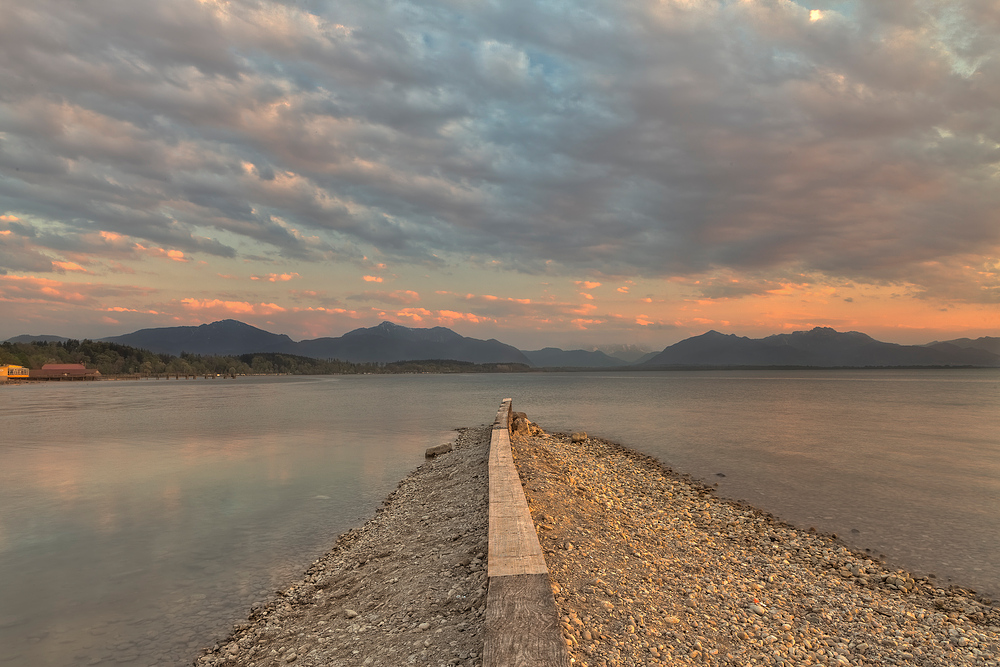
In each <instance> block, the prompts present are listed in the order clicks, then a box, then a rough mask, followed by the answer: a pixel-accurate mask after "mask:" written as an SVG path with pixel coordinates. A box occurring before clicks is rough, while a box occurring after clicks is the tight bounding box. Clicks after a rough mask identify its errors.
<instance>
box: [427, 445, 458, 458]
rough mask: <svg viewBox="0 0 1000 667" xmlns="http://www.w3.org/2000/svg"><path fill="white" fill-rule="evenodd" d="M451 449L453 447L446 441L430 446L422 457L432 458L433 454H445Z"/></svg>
mask: <svg viewBox="0 0 1000 667" xmlns="http://www.w3.org/2000/svg"><path fill="white" fill-rule="evenodd" d="M452 449H453V448H452V445H451V443H450V442H446V443H444V444H443V445H438V446H437V447H430V448H429V449H428V450H427V451H426V452H424V458H428V459H432V458H434V457H435V456H440V455H441V454H447V453H448V452H450V451H451V450H452Z"/></svg>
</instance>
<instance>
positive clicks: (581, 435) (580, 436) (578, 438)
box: [570, 431, 587, 442]
mask: <svg viewBox="0 0 1000 667" xmlns="http://www.w3.org/2000/svg"><path fill="white" fill-rule="evenodd" d="M570 439H571V440H572V441H573V442H583V441H584V440H586V439H587V433H586V432H585V431H577V432H576V433H574V434H573V435H572V436H571V437H570Z"/></svg>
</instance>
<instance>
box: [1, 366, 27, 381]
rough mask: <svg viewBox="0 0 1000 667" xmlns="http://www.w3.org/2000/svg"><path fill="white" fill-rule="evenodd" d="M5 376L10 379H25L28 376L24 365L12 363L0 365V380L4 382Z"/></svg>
mask: <svg viewBox="0 0 1000 667" xmlns="http://www.w3.org/2000/svg"><path fill="white" fill-rule="evenodd" d="M7 378H11V379H12V380H19V379H25V380H26V379H27V378H28V369H27V368H25V367H24V366H16V365H14V364H9V365H7V366H0V382H6V381H7Z"/></svg>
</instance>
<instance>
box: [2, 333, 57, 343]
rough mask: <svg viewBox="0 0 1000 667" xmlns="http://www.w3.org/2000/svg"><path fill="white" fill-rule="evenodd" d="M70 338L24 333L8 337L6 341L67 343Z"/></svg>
mask: <svg viewBox="0 0 1000 667" xmlns="http://www.w3.org/2000/svg"><path fill="white" fill-rule="evenodd" d="M68 340H69V338H66V337H65V336H29V335H28V334H22V335H20V336H14V337H13V338H8V339H7V340H6V341H4V342H6V343H65V342H66V341H68Z"/></svg>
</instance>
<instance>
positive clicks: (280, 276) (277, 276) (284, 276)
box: [250, 273, 299, 283]
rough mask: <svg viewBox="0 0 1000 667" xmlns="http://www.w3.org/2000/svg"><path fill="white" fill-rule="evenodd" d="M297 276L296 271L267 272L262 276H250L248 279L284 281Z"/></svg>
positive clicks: (270, 281) (273, 281)
mask: <svg viewBox="0 0 1000 667" xmlns="http://www.w3.org/2000/svg"><path fill="white" fill-rule="evenodd" d="M298 277H299V274H298V273H268V274H266V275H263V276H250V280H266V281H267V282H269V283H285V282H288V281H289V280H294V279H295V278H298Z"/></svg>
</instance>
